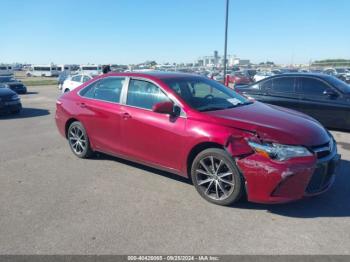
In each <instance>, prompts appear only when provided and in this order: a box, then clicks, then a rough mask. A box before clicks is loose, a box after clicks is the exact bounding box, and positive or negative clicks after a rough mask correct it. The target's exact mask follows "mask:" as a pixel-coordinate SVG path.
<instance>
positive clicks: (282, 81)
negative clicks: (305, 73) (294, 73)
mask: <svg viewBox="0 0 350 262" xmlns="http://www.w3.org/2000/svg"><path fill="white" fill-rule="evenodd" d="M294 83H295V78H294V77H281V78H275V79H273V85H272V90H273V91H275V92H280V93H294V92H295V89H294Z"/></svg>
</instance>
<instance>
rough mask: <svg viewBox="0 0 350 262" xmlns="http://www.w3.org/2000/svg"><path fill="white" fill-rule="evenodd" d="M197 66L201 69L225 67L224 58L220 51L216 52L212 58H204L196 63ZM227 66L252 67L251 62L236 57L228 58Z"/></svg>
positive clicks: (230, 56) (229, 56) (200, 58)
mask: <svg viewBox="0 0 350 262" xmlns="http://www.w3.org/2000/svg"><path fill="white" fill-rule="evenodd" d="M195 64H196V65H198V66H201V67H223V65H224V58H223V57H221V56H219V53H218V51H214V55H212V56H202V57H199V58H198V59H197V61H196V62H195ZM227 64H228V66H229V67H233V66H248V65H250V60H248V59H240V58H238V57H237V56H235V55H228V56H227Z"/></svg>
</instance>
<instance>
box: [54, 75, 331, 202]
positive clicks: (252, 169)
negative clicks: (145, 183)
mask: <svg viewBox="0 0 350 262" xmlns="http://www.w3.org/2000/svg"><path fill="white" fill-rule="evenodd" d="M111 75H112V76H125V77H133V76H136V77H141V78H144V79H146V80H150V81H153V82H155V83H157V84H158V85H159V86H160V87H162V88H163V90H164V91H165V92H167V93H168V95H169V96H170V97H172V98H174V99H175V100H176V101H177V103H178V104H179V105H180V106H181V107H182V109H183V111H184V112H185V114H186V117H177V118H172V117H171V116H169V115H167V114H160V113H157V112H155V111H158V112H159V111H164V110H166V111H168V110H170V105H169V104H164V103H162V104H159V105H156V106H155V107H154V108H153V111H151V110H144V109H140V108H135V107H130V106H127V105H123V104H113V103H107V102H102V101H97V100H89V99H86V98H83V97H80V96H79V95H78V94H77V93H78V92H79V91H80V90H81V89H82V88H84V87H85V86H86V85H88V84H89V83H90V82H91V81H94V80H91V81H89V82H87V83H85V84H83V85H82V86H81V87H79V88H77V89H75V90H73V91H72V92H69V93H66V94H64V95H62V96H61V97H60V98H59V101H58V103H56V106H57V110H56V123H57V127H58V130H59V131H60V133H61V134H62V135H63V136H66V134H65V128H66V125H67V123H68V122H69V121H71V120H72V119H76V120H78V121H80V122H81V123H82V124H83V125H84V126H85V128H86V130H87V133H88V136H89V138H90V141H91V146H92V148H93V149H94V150H96V151H102V152H106V153H110V154H113V155H117V156H121V157H124V158H127V159H130V160H134V161H137V162H141V163H145V164H148V165H151V166H156V167H158V168H161V169H166V170H168V171H171V172H174V173H177V174H179V175H182V176H185V177H187V176H188V173H187V172H188V168H187V167H188V164H189V163H187V161H188V156H189V154H190V152H191V150H192V149H193V148H195V147H196V146H197V145H200V144H202V143H208V142H209V143H215V144H217V145H218V146H221V147H223V148H225V149H226V150H227V151H228V152H229V153H230V154H231V155H232V157H233V158H234V159H235V160H236V163H237V166H238V167H239V169H240V171H241V173H242V175H243V177H244V179H245V181H246V189H247V194H248V199H249V200H250V201H254V202H263V203H279V202H288V201H293V200H297V199H300V198H302V197H303V196H305V188H306V186H307V185H308V183H309V180H310V178H311V176H312V174H313V172H314V169H315V167H316V162H317V158H316V156H311V157H310V156H309V157H303V158H294V159H290V160H287V161H280V162H279V161H274V160H271V159H268V158H266V157H263V156H261V155H259V154H256V153H254V151H253V150H252V148H251V147H250V146H249V145H248V144H247V140H248V139H250V140H254V141H260V142H276V143H280V144H289V145H300V146H301V145H302V146H306V147H311V146H315V145H321V144H324V143H327V142H328V141H329V140H330V137H329V135H328V133H327V131H326V130H325V129H324V128H323V127H322V126H321V125H320V124H319V123H318V122H316V121H315V120H313V119H312V118H310V117H308V116H306V115H304V114H301V113H297V112H295V111H292V110H288V109H284V108H279V107H275V106H269V105H265V104H262V103H260V102H254V103H253V104H251V105H246V106H242V107H236V108H233V109H228V110H220V111H211V112H198V111H195V110H193V109H192V108H190V107H189V106H188V105H187V104H186V103H185V102H184V101H183V100H182V99H181V98H180V97H179V96H178V95H177V94H176V93H175V92H174V91H172V89H170V88H169V87H168V86H167V85H166V84H165V83H164V82H162V79H164V78H167V77H172V78H173V77H184V75H182V74H177V75H174V74H171V75H164V74H159V75H157V74H152V75H151V74H142V73H118V74H115V73H112V74H107V75H103V76H100V77H99V78H104V77H108V76H111ZM187 76H188V75H187ZM82 103H84V104H85V107H82Z"/></svg>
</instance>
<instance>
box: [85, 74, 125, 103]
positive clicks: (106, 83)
mask: <svg viewBox="0 0 350 262" xmlns="http://www.w3.org/2000/svg"><path fill="white" fill-rule="evenodd" d="M124 81H125V78H120V77H108V78H104V79H101V80H99V81H97V82H94V83H92V84H91V85H89V86H88V87H86V88H84V89H83V90H82V91H81V92H80V95H81V96H83V97H87V98H93V99H98V100H103V101H107V102H114V103H119V102H120V94H121V91H122V88H123V84H124Z"/></svg>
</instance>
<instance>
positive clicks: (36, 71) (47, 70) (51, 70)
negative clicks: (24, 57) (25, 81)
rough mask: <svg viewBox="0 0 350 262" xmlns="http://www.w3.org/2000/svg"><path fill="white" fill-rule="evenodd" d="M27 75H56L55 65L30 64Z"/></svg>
mask: <svg viewBox="0 0 350 262" xmlns="http://www.w3.org/2000/svg"><path fill="white" fill-rule="evenodd" d="M27 76H48V77H51V76H58V71H57V66H55V65H32V66H31V67H30V68H29V70H28V71H27Z"/></svg>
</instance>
